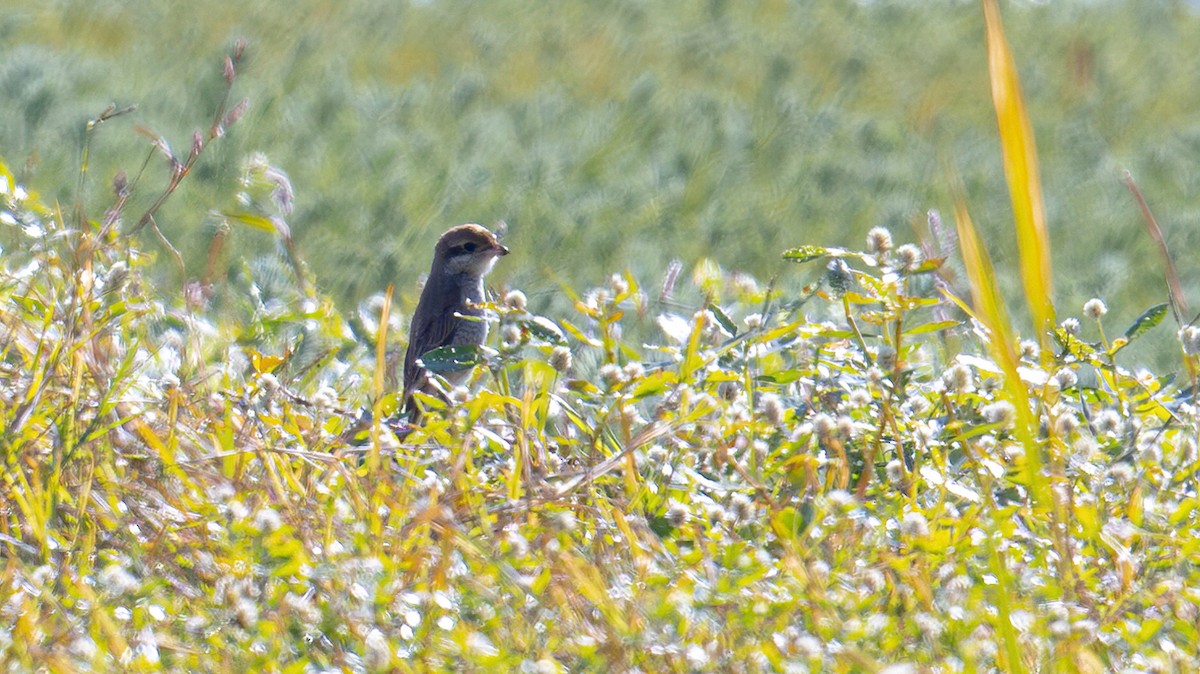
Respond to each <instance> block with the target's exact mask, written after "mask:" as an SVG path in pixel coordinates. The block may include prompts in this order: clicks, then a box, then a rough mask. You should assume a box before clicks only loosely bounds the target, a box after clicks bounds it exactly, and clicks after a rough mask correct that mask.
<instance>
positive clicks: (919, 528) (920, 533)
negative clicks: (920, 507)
mask: <svg viewBox="0 0 1200 674" xmlns="http://www.w3.org/2000/svg"><path fill="white" fill-rule="evenodd" d="M900 533H901V534H904V535H905V536H907V537H909V538H925V537H926V536H928V535H929V520H927V519H926V518H925V515H923V514H921V513H919V512H917V511H915V510H914V511H912V512H907V513H904V517H902V518H901V519H900Z"/></svg>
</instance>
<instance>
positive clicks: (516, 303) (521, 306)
mask: <svg viewBox="0 0 1200 674" xmlns="http://www.w3.org/2000/svg"><path fill="white" fill-rule="evenodd" d="M528 304H529V300H528V298H526V297H525V293H523V292H521V291H520V290H510V291H508V293H507V294H506V295H505V296H504V306H506V307H508V308H509V309H512V310H513V311H525V307H526V305H528Z"/></svg>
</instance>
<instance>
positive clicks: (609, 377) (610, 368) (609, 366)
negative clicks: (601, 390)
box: [600, 363, 625, 388]
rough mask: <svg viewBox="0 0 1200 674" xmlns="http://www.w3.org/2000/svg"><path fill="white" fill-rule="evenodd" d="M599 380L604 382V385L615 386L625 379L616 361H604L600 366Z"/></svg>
mask: <svg viewBox="0 0 1200 674" xmlns="http://www.w3.org/2000/svg"><path fill="white" fill-rule="evenodd" d="M600 380H601V381H603V382H604V384H605V386H608V387H609V388H615V387H616V386H617V385H618V384H620V383H621V382H623V381H625V371H624V370H622V369H621V366H620V365H617V364H616V363H605V364H604V365H602V366H601V367H600Z"/></svg>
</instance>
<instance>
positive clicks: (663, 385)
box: [633, 370, 678, 400]
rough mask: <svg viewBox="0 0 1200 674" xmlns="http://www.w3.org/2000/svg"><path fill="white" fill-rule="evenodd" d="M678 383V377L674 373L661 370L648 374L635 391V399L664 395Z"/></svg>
mask: <svg viewBox="0 0 1200 674" xmlns="http://www.w3.org/2000/svg"><path fill="white" fill-rule="evenodd" d="M677 381H678V376H677V375H676V373H675V372H674V371H667V370H659V371H658V372H655V373H653V374H648V375H646V376H645V377H644V378H643V379H642V380H641V381H640V382H638V385H637V387H636V388H634V389H633V399H634V400H640V399H642V398H645V397H647V396H652V395H659V394H661V393H664V392H666V391H667V390H668V389H669V388H670V387H672V386H674V385H675V384H676V382H677Z"/></svg>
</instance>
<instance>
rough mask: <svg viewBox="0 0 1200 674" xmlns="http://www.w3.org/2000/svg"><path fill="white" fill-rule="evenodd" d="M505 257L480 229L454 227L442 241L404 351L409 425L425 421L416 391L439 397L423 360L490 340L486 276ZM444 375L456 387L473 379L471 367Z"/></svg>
mask: <svg viewBox="0 0 1200 674" xmlns="http://www.w3.org/2000/svg"><path fill="white" fill-rule="evenodd" d="M504 255H508V248H505V247H504V246H503V245H501V244H500V242H499V241H498V240H496V236H495V235H494V234H492V233H491V232H490V231H488V230H487V229H486V228H484V227H480V226H479V225H474V224H467V225H459V226H457V227H451V228H450V229H448V230H446V232H445V233H444V234H442V236H441V237H440V238H438V240H437V244H436V245H435V246H434V248H433V263H432V265H431V266H430V268H429V277H428V278H427V279H426V281H425V287H424V288H422V289H421V298H420V299H419V300H418V301H417V308H416V311H415V312H413V317H412V321H411V324H410V325H409V330H408V347H407V349H406V350H405V352H404V398H403V399H404V405H405V407H406V408H407V410H408V413H409V421H410V423H417V421H419V420H420V417H421V411H420V409H419V406H418V405H417V402H416V400H415V399H414V396H413V394H414V393H416V392H417V391H421V392H423V393H431V394H439V395H440V392H439V390H438V389H437V387H436V386H435V385H434V383H433V382H432V380H431V377H430V373H429V371H428V370H427V369H425V367H424V366H422V364H421V363H420V359H421V357H422V356H424V355H425V354H427V353H429V352H430V351H432V350H434V349H437V348H440V347H443V346H450V345H471V346H480V345H482V344H483V342H484V340H486V339H487V333H488V325H487V322H486V321H484V320H483V308H482V307H481V306H480V305H481V304H482V303H483V302H484V300H485V293H484V288H483V277H484V276H486V275H487V273H488V272H489V271H491V270H492V267H493V266H494V265H495V264H496V260H497V259H498V258H500V257H502V256H504ZM441 375H442V377H444V378H445V379H446V381H447V383H449V384H450V385H451V386H461V385H462V384H463V383H465V382H466V381H467V378H468V377H470V375H471V368H470V367H467V368H464V369H463V370H457V371H451V372H442V373H441Z"/></svg>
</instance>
